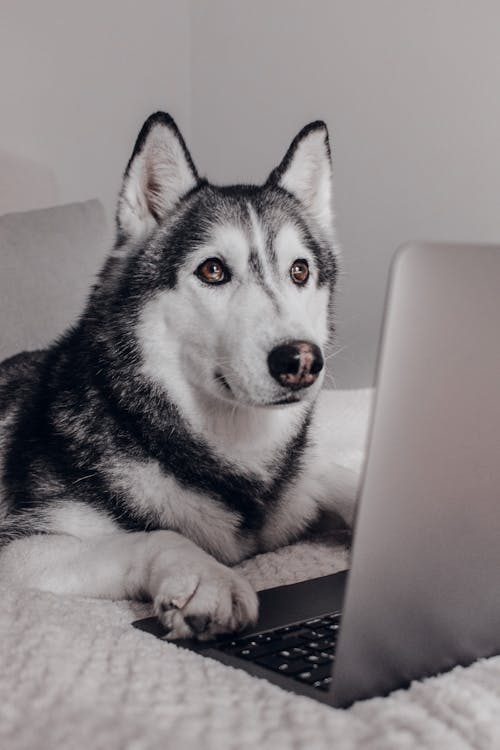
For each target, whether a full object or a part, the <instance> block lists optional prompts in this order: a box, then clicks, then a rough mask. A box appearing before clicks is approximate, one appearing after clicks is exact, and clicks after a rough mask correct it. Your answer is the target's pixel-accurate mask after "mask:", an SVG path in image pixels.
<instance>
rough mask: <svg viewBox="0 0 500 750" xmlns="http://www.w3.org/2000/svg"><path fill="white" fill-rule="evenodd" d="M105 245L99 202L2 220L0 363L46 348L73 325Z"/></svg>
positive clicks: (95, 272) (17, 215)
mask: <svg viewBox="0 0 500 750" xmlns="http://www.w3.org/2000/svg"><path fill="white" fill-rule="evenodd" d="M106 243H107V232H106V221H105V216H104V210H103V208H102V205H101V204H100V203H99V201H97V200H90V201H86V202H84V203H70V204H68V205H65V206H55V207H54V208H46V209H42V210H39V211H26V212H23V213H14V214H5V215H4V216H0V361H1V360H3V359H5V358H6V357H9V356H11V355H12V354H15V353H17V352H20V351H24V350H29V349H40V348H43V347H46V346H47V345H48V344H50V343H51V342H52V341H53V339H54V338H56V337H57V336H59V335H60V334H61V333H63V332H64V331H65V329H66V328H67V327H68V326H69V325H70V324H71V323H73V322H74V321H75V320H76V318H77V317H78V314H79V313H80V312H81V310H82V309H83V306H84V304H85V299H86V296H87V294H88V292H89V289H90V286H91V284H92V283H93V280H94V278H95V276H96V274H97V272H98V271H99V269H100V267H101V265H102V263H103V261H104V257H105V255H106V251H107V247H106Z"/></svg>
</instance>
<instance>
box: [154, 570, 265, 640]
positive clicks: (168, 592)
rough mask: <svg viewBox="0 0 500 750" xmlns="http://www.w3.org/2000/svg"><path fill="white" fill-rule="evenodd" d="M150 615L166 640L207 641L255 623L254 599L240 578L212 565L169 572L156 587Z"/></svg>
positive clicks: (253, 595)
mask: <svg viewBox="0 0 500 750" xmlns="http://www.w3.org/2000/svg"><path fill="white" fill-rule="evenodd" d="M154 611H155V614H156V616H157V617H158V619H159V620H160V622H161V624H162V625H163V627H164V628H165V630H166V636H165V637H166V638H167V639H168V640H175V639H177V638H192V637H195V638H198V639H199V640H209V639H210V638H213V637H214V636H216V635H217V634H218V633H231V632H235V631H238V630H242V629H243V628H245V627H247V626H248V625H252V624H253V623H255V622H256V620H257V614H258V599H257V595H256V593H255V591H254V590H253V588H252V587H251V585H250V584H249V582H248V581H247V580H246V579H245V578H243V576H241V575H240V574H239V573H236V572H235V571H234V570H231V569H230V568H227V567H225V566H224V565H221V564H220V563H217V562H215V561H214V562H210V563H209V564H205V565H199V564H198V565H197V564H194V565H192V566H191V565H190V566H189V569H188V570H186V569H184V568H183V567H182V568H181V569H176V568H173V569H172V570H171V574H170V575H167V576H166V577H165V578H164V579H163V581H162V582H161V584H160V587H159V591H158V593H157V595H156V596H155V598H154Z"/></svg>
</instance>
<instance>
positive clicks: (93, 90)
mask: <svg viewBox="0 0 500 750" xmlns="http://www.w3.org/2000/svg"><path fill="white" fill-rule="evenodd" d="M189 43H190V33H189V4H188V3H186V2H183V1H182V0H142V1H141V2H140V3H139V2H136V1H134V0H84V2H67V0H43V2H38V0H1V10H0V92H1V105H0V107H1V118H0V175H1V179H0V213H4V212H6V211H13V210H23V209H29V208H41V207H44V206H47V205H51V204H54V203H58V202H67V201H73V200H81V199H85V198H90V197H98V198H100V199H101V200H102V201H103V203H104V205H105V207H106V209H107V213H108V216H109V217H110V218H111V217H112V216H113V215H114V208H115V201H116V194H117V191H118V188H119V184H120V178H121V175H122V173H123V170H124V168H125V165H126V163H127V160H128V157H129V156H130V154H131V152H132V147H133V144H134V140H135V138H136V136H137V132H138V129H139V127H140V125H141V124H142V122H143V120H144V119H145V117H146V116H147V115H148V114H149V113H151V112H153V111H155V110H156V109H161V108H165V109H170V110H171V111H172V112H175V114H176V116H177V118H178V120H179V123H180V124H181V125H182V127H184V128H185V129H186V130H187V131H188V133H189V123H190V111H189V108H190V49H189Z"/></svg>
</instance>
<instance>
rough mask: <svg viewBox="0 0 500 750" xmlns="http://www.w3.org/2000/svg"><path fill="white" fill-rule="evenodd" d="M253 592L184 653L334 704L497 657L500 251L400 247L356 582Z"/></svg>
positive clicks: (151, 627)
mask: <svg viewBox="0 0 500 750" xmlns="http://www.w3.org/2000/svg"><path fill="white" fill-rule="evenodd" d="M259 596H260V602H261V612H260V618H259V622H258V625H257V626H256V627H255V628H253V629H252V630H251V631H248V632H246V633H244V634H239V635H238V636H237V637H236V636H234V637H232V638H231V637H226V638H223V639H221V640H220V641H216V642H211V643H208V644H201V643H198V642H193V641H186V642H184V643H183V645H185V646H186V647H188V648H192V649H194V650H196V651H197V652H199V653H202V654H205V655H206V656H210V657H212V658H215V659H218V660H219V661H222V662H224V663H226V664H231V665H232V666H236V667H241V668H243V669H246V670H247V671H249V672H250V673H251V674H254V675H258V676H261V677H265V678H267V679H268V680H270V681H272V682H274V683H277V684H279V685H281V686H282V687H284V688H286V689H289V690H293V691H294V692H297V693H302V694H306V695H309V696H311V697H314V698H317V699H318V700H321V701H323V702H326V703H329V704H331V705H333V706H348V705H350V704H351V703H353V702H354V701H357V700H360V699H365V698H371V697H374V696H381V695H386V694H387V693H389V692H390V691H392V690H394V689H395V688H401V687H406V686H408V685H409V683H410V682H411V681H412V680H414V679H419V678H422V677H425V676H428V675H434V674H436V673H439V672H442V671H445V670H448V669H450V668H452V667H453V666H455V665H457V664H461V665H467V664H470V663H471V662H473V661H474V660H475V659H478V658H479V657H485V656H490V655H492V654H498V653H500V247H496V246H486V245H429V244H426V245H417V244H412V245H407V246H405V247H404V248H402V249H401V250H400V251H399V252H398V253H397V255H396V258H395V261H394V263H393V267H392V273H391V281H390V286H389V292H388V297H387V305H386V314H385V323H384V331H383V337H382V343H381V345H380V351H379V361H378V375H377V396H376V404H375V410H374V416H373V421H372V428H371V437H370V441H369V449H368V455H367V461H366V467H365V473H364V480H363V483H362V490H361V495H360V499H359V505H358V513H357V518H356V523H355V530H354V546H353V551H352V561H351V569H350V572H349V574H346V573H345V572H344V573H339V574H336V575H332V576H326V577H322V578H318V579H315V580H313V581H305V582H303V583H299V584H294V585H291V586H280V587H278V588H275V589H269V590H267V591H263V592H260V595H259ZM134 625H135V626H136V627H140V628H142V629H144V630H148V631H150V632H152V633H154V634H155V635H159V636H161V635H162V631H161V627H160V626H159V625H158V623H157V621H156V620H155V619H154V618H149V619H148V620H142V621H140V622H137V623H134Z"/></svg>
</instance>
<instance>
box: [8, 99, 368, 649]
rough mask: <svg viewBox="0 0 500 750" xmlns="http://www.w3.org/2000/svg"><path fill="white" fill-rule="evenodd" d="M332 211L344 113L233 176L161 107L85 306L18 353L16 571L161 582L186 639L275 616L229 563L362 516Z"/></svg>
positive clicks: (19, 580) (43, 580)
mask: <svg viewBox="0 0 500 750" xmlns="http://www.w3.org/2000/svg"><path fill="white" fill-rule="evenodd" d="M331 211H332V209H331V161H330V151H329V145H328V132H327V129H326V126H325V124H324V123H323V122H314V123H311V124H310V125H308V126H307V127H305V128H304V129H303V130H302V131H301V132H300V133H299V135H298V136H297V137H296V138H295V140H294V141H293V143H292V144H291V146H290V148H289V150H288V152H287V154H286V156H285V158H284V159H283V161H282V162H281V164H280V165H279V166H278V167H277V168H276V169H274V171H273V172H271V175H270V176H269V178H268V180H267V182H266V183H265V184H264V185H262V186H250V185H236V186H232V187H217V186H214V185H211V184H210V183H209V182H207V181H206V180H204V179H201V178H200V177H199V176H198V173H197V171H196V168H195V166H194V164H193V161H192V159H191V156H190V154H189V152H188V150H187V148H186V145H185V143H184V140H183V138H182V136H181V134H180V132H179V130H178V128H177V126H176V125H175V123H174V121H173V120H172V118H171V117H170V116H169V115H167V114H165V113H161V112H159V113H156V114H154V115H152V116H151V117H150V118H149V119H148V120H147V121H146V123H145V124H144V126H143V128H142V130H141V132H140V134H139V137H138V139H137V142H136V144H135V148H134V151H133V154H132V157H131V159H130V161H129V163H128V166H127V169H126V172H125V175H124V179H123V186H122V189H121V193H120V196H119V202H118V208H117V240H116V244H115V247H114V249H113V251H112V253H111V254H110V256H109V258H108V259H107V261H106V264H105V266H104V268H103V270H102V271H101V273H100V275H99V277H98V281H97V283H96V285H95V287H94V289H93V291H92V293H91V294H90V297H89V300H88V303H87V306H86V309H85V311H84V312H83V314H82V316H81V317H80V319H79V321H78V322H77V323H76V325H75V326H74V327H72V328H71V329H70V330H69V331H68V332H67V333H66V334H65V335H64V336H63V337H62V338H61V339H60V340H59V341H57V342H56V343H55V344H54V345H53V346H52V347H51V348H49V349H48V350H46V351H39V352H31V353H25V354H20V355H17V356H15V357H12V358H11V359H9V360H7V361H6V362H4V363H3V365H2V366H1V368H0V417H1V419H2V421H1V422H0V472H1V474H0V476H1V486H0V539H1V542H2V548H1V554H0V579H1V580H2V581H4V582H10V583H12V582H14V583H15V584H21V585H23V586H27V587H35V588H39V589H42V590H47V591H52V592H56V593H62V594H64V593H68V594H81V595H86V596H96V597H109V598H148V599H150V600H152V601H153V603H154V609H155V612H156V614H157V616H158V617H159V618H160V620H161V621H162V623H163V625H164V626H165V628H166V629H167V631H168V632H169V637H170V638H172V639H175V638H182V637H191V636H195V637H199V638H202V639H205V638H210V637H213V636H214V635H215V634H217V633H220V632H227V631H233V630H237V629H239V628H242V627H245V626H246V625H248V624H250V623H252V622H254V621H255V619H256V616H257V598H256V595H255V593H254V591H253V590H252V588H251V586H250V585H249V583H248V582H247V581H246V580H245V579H244V578H243V577H242V576H241V575H240V574H239V573H238V572H236V571H235V570H233V569H232V568H231V567H229V566H231V565H233V564H234V563H237V562H238V561H240V560H242V559H243V558H245V557H248V556H249V555H252V554H255V553H257V552H262V551H265V550H270V549H273V548H275V547H277V546H279V545H283V544H285V543H287V542H289V541H291V540H294V539H296V538H297V537H298V536H299V535H300V534H301V533H302V532H304V531H305V530H306V529H307V528H308V527H310V525H311V524H312V523H313V522H315V521H316V520H317V519H318V516H319V514H320V513H321V512H322V511H324V510H330V509H333V510H336V511H337V512H339V513H340V515H342V516H343V517H344V518H346V519H347V520H350V516H351V515H352V505H353V503H352V501H353V497H352V494H353V492H352V489H353V487H354V483H351V484H350V485H349V478H347V479H346V477H345V476H343V475H342V469H341V467H337V466H336V465H335V463H334V457H333V456H332V455H331V454H329V451H328V446H324V445H323V444H322V442H321V440H322V438H321V434H326V428H325V425H324V424H323V426H322V424H321V422H320V421H319V420H320V416H319V415H318V414H317V413H315V412H314V411H313V409H314V403H315V401H316V399H317V396H318V394H319V391H320V388H321V385H322V381H323V377H324V351H325V346H326V344H327V342H328V340H329V336H330V334H331V331H332V312H333V296H332V295H333V289H334V282H335V277H336V255H335V242H334V229H333V223H332V213H331ZM322 431H323V433H322Z"/></svg>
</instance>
